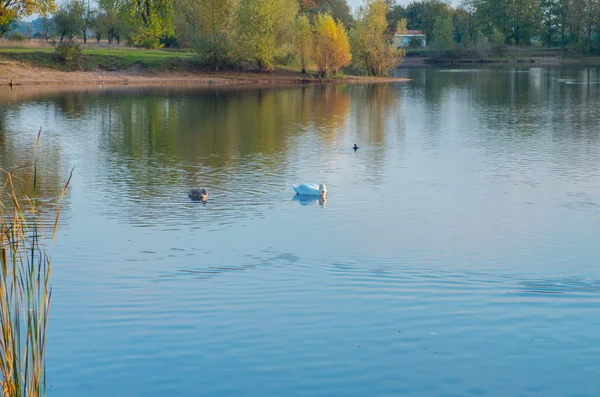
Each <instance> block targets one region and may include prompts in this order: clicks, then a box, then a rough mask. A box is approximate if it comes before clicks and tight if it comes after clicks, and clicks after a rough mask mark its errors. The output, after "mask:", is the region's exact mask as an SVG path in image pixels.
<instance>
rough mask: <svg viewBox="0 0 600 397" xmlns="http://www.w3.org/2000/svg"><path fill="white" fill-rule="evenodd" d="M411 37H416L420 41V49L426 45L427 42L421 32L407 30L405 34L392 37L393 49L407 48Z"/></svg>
mask: <svg viewBox="0 0 600 397" xmlns="http://www.w3.org/2000/svg"><path fill="white" fill-rule="evenodd" d="M413 37H417V38H419V39H421V45H420V47H425V46H426V45H427V40H426V37H425V33H423V32H422V31H421V30H407V31H406V33H402V34H399V33H396V34H395V35H394V46H395V47H408V46H409V44H410V39H411V38H413Z"/></svg>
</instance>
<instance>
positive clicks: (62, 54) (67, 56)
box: [54, 40, 81, 70]
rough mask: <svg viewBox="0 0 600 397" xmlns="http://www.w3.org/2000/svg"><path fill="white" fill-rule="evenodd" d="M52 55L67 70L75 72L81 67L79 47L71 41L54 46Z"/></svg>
mask: <svg viewBox="0 0 600 397" xmlns="http://www.w3.org/2000/svg"><path fill="white" fill-rule="evenodd" d="M54 54H55V55H56V57H57V58H58V61H59V62H60V63H62V64H63V65H64V66H65V67H66V68H67V69H70V70H77V69H79V68H80V66H81V46H80V45H79V44H77V43H75V42H74V41H73V40H65V41H61V42H60V43H58V44H56V45H55V47H54Z"/></svg>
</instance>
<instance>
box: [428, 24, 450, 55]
mask: <svg viewBox="0 0 600 397" xmlns="http://www.w3.org/2000/svg"><path fill="white" fill-rule="evenodd" d="M433 36H434V39H433V43H432V49H433V50H434V51H436V52H438V53H441V52H445V51H450V50H452V49H454V29H453V26H452V19H451V17H450V16H439V17H438V18H437V19H436V20H435V24H434V25H433Z"/></svg>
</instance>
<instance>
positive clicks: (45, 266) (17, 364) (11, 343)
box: [0, 129, 73, 397]
mask: <svg viewBox="0 0 600 397" xmlns="http://www.w3.org/2000/svg"><path fill="white" fill-rule="evenodd" d="M41 132H42V130H41V129H40V131H39V133H38V136H37V140H36V143H35V151H34V153H33V162H32V164H30V165H26V166H24V167H20V168H17V169H14V170H10V171H9V170H5V169H2V168H0V171H2V173H3V174H5V180H4V184H3V185H2V187H0V267H1V269H0V272H1V274H0V326H1V327H2V329H1V335H0V374H1V376H2V379H1V380H2V397H5V396H6V397H37V396H43V395H45V394H46V368H45V364H46V362H45V356H44V349H45V345H46V330H47V325H48V314H49V310H50V300H51V297H52V288H51V287H50V275H51V266H50V264H51V257H50V255H49V253H48V249H47V247H46V244H45V243H44V242H45V241H48V240H49V237H51V241H54V237H55V235H56V230H57V226H58V220H59V216H60V203H61V202H62V199H63V197H64V195H65V192H66V191H67V188H68V186H69V182H70V180H71V176H69V179H68V180H67V183H66V184H65V186H64V188H63V190H62V192H61V194H60V198H59V200H58V204H57V207H56V216H55V217H54V216H53V218H54V219H53V220H51V221H50V224H52V223H53V227H52V231H51V234H50V235H49V236H45V235H44V222H43V217H44V216H43V214H41V213H40V212H39V211H38V210H37V208H36V199H35V198H36V185H37V161H36V160H35V156H36V152H37V148H38V146H39V140H40V136H41ZM25 167H33V186H31V187H30V189H31V192H32V193H31V195H28V194H23V193H22V194H19V193H17V192H19V191H21V190H20V189H18V188H19V187H20V186H18V185H19V184H24V183H25V181H24V179H22V178H20V177H19V172H20V171H22V170H23V169H24V168H25ZM72 174H73V171H71V175H72Z"/></svg>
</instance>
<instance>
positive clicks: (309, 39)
mask: <svg viewBox="0 0 600 397" xmlns="http://www.w3.org/2000/svg"><path fill="white" fill-rule="evenodd" d="M295 30H296V31H295V34H294V44H295V47H296V52H297V54H298V56H299V57H300V62H301V64H302V73H306V64H307V63H308V60H309V59H310V57H311V50H312V46H313V35H312V30H311V26H310V21H309V20H308V17H307V16H306V15H300V16H298V18H296V24H295Z"/></svg>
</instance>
